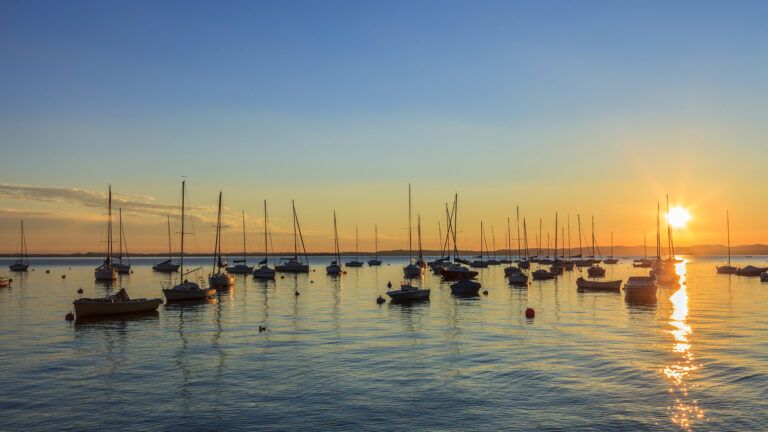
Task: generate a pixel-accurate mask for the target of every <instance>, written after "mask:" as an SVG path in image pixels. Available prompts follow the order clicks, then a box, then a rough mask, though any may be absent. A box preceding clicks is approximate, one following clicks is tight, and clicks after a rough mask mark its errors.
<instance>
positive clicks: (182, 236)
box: [179, 180, 187, 280]
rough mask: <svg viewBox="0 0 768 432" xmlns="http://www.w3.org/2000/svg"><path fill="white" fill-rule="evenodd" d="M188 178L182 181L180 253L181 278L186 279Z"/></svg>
mask: <svg viewBox="0 0 768 432" xmlns="http://www.w3.org/2000/svg"><path fill="white" fill-rule="evenodd" d="M186 184H187V181H186V180H182V181H181V252H180V254H179V269H180V270H181V278H182V280H183V279H184V206H185V205H186V202H185V201H184V194H185V193H186Z"/></svg>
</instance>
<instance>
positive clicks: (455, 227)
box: [451, 193, 459, 259]
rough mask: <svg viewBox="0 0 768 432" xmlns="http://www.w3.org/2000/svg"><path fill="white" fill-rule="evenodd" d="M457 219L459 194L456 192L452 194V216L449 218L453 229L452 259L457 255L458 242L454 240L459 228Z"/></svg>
mask: <svg viewBox="0 0 768 432" xmlns="http://www.w3.org/2000/svg"><path fill="white" fill-rule="evenodd" d="M458 219H459V194H458V193H456V194H454V195H453V217H452V218H451V227H452V229H453V258H454V259H455V258H456V257H458V256H459V245H458V242H457V241H456V237H457V234H456V231H458V229H459V224H458Z"/></svg>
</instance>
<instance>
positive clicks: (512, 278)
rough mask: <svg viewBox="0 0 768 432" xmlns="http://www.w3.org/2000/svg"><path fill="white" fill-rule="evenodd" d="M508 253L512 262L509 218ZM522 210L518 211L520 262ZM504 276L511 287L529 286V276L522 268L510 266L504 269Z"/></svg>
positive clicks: (518, 252)
mask: <svg viewBox="0 0 768 432" xmlns="http://www.w3.org/2000/svg"><path fill="white" fill-rule="evenodd" d="M507 253H508V260H509V262H510V263H511V262H512V231H511V230H510V228H509V218H507ZM520 255H521V251H520V210H519V209H518V210H517V256H518V261H520ZM504 276H506V277H507V279H509V283H510V284H511V285H527V284H528V275H527V274H525V273H523V270H522V269H521V268H520V267H515V266H509V267H507V268H505V269H504Z"/></svg>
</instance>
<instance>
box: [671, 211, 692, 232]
mask: <svg viewBox="0 0 768 432" xmlns="http://www.w3.org/2000/svg"><path fill="white" fill-rule="evenodd" d="M667 220H668V221H669V225H670V226H671V227H672V228H685V226H686V225H688V222H689V221H690V220H691V213H690V212H689V211H688V210H686V209H684V208H682V207H672V208H671V209H669V212H668V213H667Z"/></svg>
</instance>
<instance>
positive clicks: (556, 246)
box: [555, 212, 557, 261]
mask: <svg viewBox="0 0 768 432" xmlns="http://www.w3.org/2000/svg"><path fill="white" fill-rule="evenodd" d="M555 261H557V212H555Z"/></svg>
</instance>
